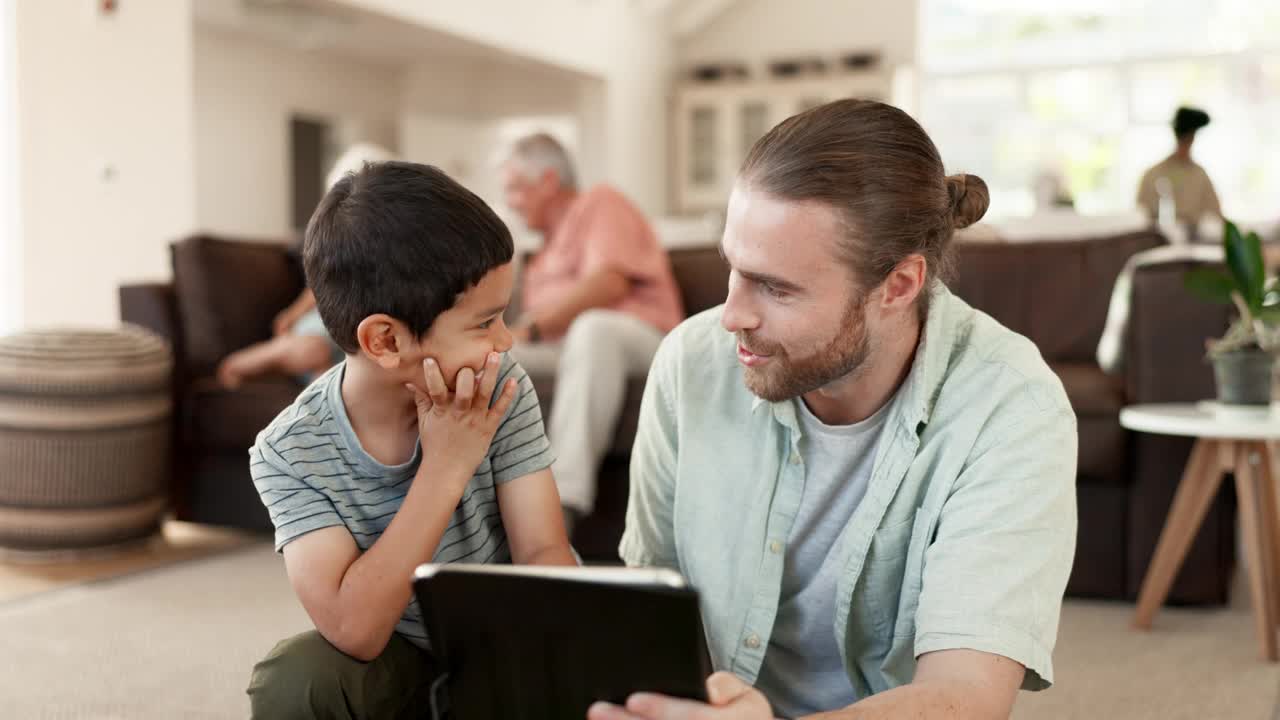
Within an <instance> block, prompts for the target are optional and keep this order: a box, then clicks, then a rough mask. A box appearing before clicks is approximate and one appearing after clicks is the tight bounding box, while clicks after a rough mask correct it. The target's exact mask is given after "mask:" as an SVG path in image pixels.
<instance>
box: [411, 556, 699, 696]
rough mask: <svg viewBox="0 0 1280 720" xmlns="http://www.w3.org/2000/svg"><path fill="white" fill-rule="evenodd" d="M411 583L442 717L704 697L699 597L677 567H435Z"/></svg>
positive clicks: (419, 571)
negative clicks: (647, 694) (646, 694)
mask: <svg viewBox="0 0 1280 720" xmlns="http://www.w3.org/2000/svg"><path fill="white" fill-rule="evenodd" d="M413 586H414V594H415V596H416V597H417V598H418V603H419V605H420V606H421V608H422V616H423V622H424V624H425V625H426V630H427V635H428V637H429V638H430V642H431V646H432V652H433V653H434V654H435V658H436V662H437V664H438V665H439V667H440V669H441V671H442V674H441V676H440V678H439V682H438V683H437V685H436V690H435V693H434V694H433V698H432V700H433V702H432V706H433V707H432V710H433V715H434V716H435V717H437V718H444V717H450V718H454V719H455V720H487V719H488V718H513V717H520V718H526V719H527V720H543V719H545V720H564V719H565V718H585V717H586V714H587V708H588V707H590V706H591V704H592V703H594V702H596V701H597V700H605V701H608V702H613V703H618V704H622V703H624V702H625V701H626V698H627V696H628V695H630V694H631V693H633V692H638V691H652V692H659V693H663V694H666V695H671V696H675V697H684V698H691V699H697V700H703V701H705V699H706V696H705V693H706V691H705V682H706V678H707V676H708V675H710V674H711V663H710V660H709V656H708V654H707V646H706V635H705V634H704V633H703V629H702V618H701V615H700V614H699V609H698V594H697V592H695V591H694V590H693V589H692V588H691V587H689V586H688V585H687V584H686V583H685V580H684V578H683V577H681V576H680V574H679V573H676V572H674V571H671V570H661V569H629V568H619V567H607V568H605V567H547V566H518V565H467V564H461V563H450V564H444V565H433V564H427V565H422V566H420V567H419V568H418V569H417V571H416V572H415V573H414V581H413Z"/></svg>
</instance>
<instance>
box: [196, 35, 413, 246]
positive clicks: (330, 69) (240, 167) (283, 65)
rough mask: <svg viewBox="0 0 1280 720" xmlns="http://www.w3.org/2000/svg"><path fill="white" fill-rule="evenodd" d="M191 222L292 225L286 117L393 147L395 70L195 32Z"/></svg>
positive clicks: (226, 229)
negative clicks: (326, 124)
mask: <svg viewBox="0 0 1280 720" xmlns="http://www.w3.org/2000/svg"><path fill="white" fill-rule="evenodd" d="M194 78H195V91H194V103H195V128H196V133H195V141H196V150H195V161H196V219H197V224H198V226H199V228H200V229H201V230H204V231H209V232H215V233H220V234H229V235H235V236H249V237H261V238H284V237H287V236H288V235H289V234H290V233H291V232H292V226H293V218H292V208H293V205H292V199H291V198H292V195H291V192H292V186H293V179H292V176H291V172H292V170H291V166H290V158H289V152H290V138H289V119H290V116H291V115H295V114H296V115H304V116H313V117H317V118H321V119H327V120H329V121H331V122H333V123H334V125H335V131H336V134H337V135H338V136H339V137H337V138H336V141H337V143H338V145H339V148H338V149H340V148H341V146H342V145H344V144H347V143H350V142H355V141H359V140H367V141H371V142H376V143H378V144H380V145H383V146H384V147H388V148H390V149H394V146H395V144H396V140H397V137H396V135H397V132H396V124H397V115H398V113H399V102H400V87H401V85H400V84H401V73H400V72H399V71H397V70H396V69H393V68H389V67H383V66H378V65H371V64H365V63H360V62H355V61H352V60H349V59H345V58H338V57H333V56H327V55H323V54H318V53H310V52H302V51H296V50H290V49H285V48H280V47H272V46H269V45H266V44H263V43H261V42H259V41H256V40H253V39H249V38H243V37H240V36H236V35H231V34H228V33H226V32H225V31H220V30H214V29H210V28H207V27H202V26H197V28H196V30H195V60H194Z"/></svg>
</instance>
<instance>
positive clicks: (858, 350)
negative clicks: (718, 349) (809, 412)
mask: <svg viewBox="0 0 1280 720" xmlns="http://www.w3.org/2000/svg"><path fill="white" fill-rule="evenodd" d="M862 300H863V299H862V298H858V299H855V300H854V301H853V302H851V303H850V304H849V307H847V308H846V309H845V313H844V317H842V318H841V319H840V331H839V332H838V333H837V334H836V337H835V339H833V340H832V341H831V344H830V345H828V346H827V347H825V348H823V349H821V350H819V351H818V352H816V353H814V354H812V355H809V356H807V357H803V358H800V359H797V360H793V359H792V358H791V357H790V356H789V355H788V354H787V352H786V350H784V349H783V348H782V346H781V345H777V344H774V343H770V342H768V341H766V340H762V339H756V338H752V337H751V335H750V333H746V332H743V333H739V334H738V342H739V343H741V344H742V346H743V347H744V348H746V349H747V350H748V351H749V352H752V353H756V354H759V355H768V356H770V362H768V363H766V365H765V367H763V368H758V369H757V368H750V367H747V368H743V380H744V381H745V382H746V385H747V389H748V390H750V391H751V392H752V393H755V394H756V395H758V396H760V397H761V398H764V399H765V400H768V401H769V402H781V401H783V400H789V399H791V398H794V397H799V396H801V395H804V394H805V393H810V392H813V391H814V390H817V389H819V388H823V387H826V386H827V385H830V384H831V383H833V382H835V381H837V380H840V379H842V378H845V377H848V376H849V375H851V374H852V373H856V372H858V371H859V370H861V369H863V366H864V365H865V364H866V361H867V357H868V356H869V355H870V354H871V340H870V337H869V335H868V333H867V326H866V321H865V320H864V316H863V307H864V305H865V303H864V302H863V301H862Z"/></svg>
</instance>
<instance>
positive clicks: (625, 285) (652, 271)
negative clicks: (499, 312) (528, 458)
mask: <svg viewBox="0 0 1280 720" xmlns="http://www.w3.org/2000/svg"><path fill="white" fill-rule="evenodd" d="M503 187H504V191H505V193H506V199H507V202H508V204H510V205H511V207H512V209H514V210H515V211H516V212H518V213H519V214H520V215H521V216H522V217H523V218H524V221H525V223H526V224H527V225H528V226H529V228H531V229H533V230H535V231H537V232H539V233H542V235H543V236H544V237H545V238H546V245H545V247H544V248H543V249H542V251H541V252H539V253H538V254H537V256H535V257H534V258H533V259H532V260H531V261H530V263H529V266H528V268H527V270H526V271H525V274H524V280H523V297H522V304H523V313H524V314H523V316H522V317H521V318H520V319H519V321H518V322H517V323H516V324H515V325H514V327H513V328H512V332H513V335H514V337H515V340H516V347H515V348H514V350H513V352H514V353H515V355H516V357H518V358H519V360H520V362H521V364H522V365H524V367H525V368H526V369H527V370H528V371H529V372H531V373H534V374H537V373H550V372H555V374H556V384H555V388H556V390H555V399H554V400H553V401H552V404H551V422H550V426H549V434H550V438H551V442H552V443H553V444H554V446H555V449H556V454H557V456H558V459H557V460H556V463H555V466H554V467H555V476H556V483H557V485H558V487H559V489H560V502H561V505H563V507H564V515H565V525H566V527H568V528H569V529H570V531H571V532H572V526H573V524H574V522H575V521H576V520H577V519H579V518H581V517H583V516H585V515H588V514H590V513H591V511H592V508H593V506H594V504H595V498H596V471H597V469H598V468H599V466H600V462H601V461H602V460H603V459H604V456H605V453H606V452H607V451H608V449H609V445H610V443H611V441H612V440H613V434H614V430H615V427H616V425H617V423H618V416H619V415H620V413H621V412H622V403H623V401H624V399H625V393H626V382H627V377H628V376H629V375H642V374H644V373H645V372H647V371H648V369H649V363H650V362H652V360H653V353H654V352H655V351H656V350H657V348H658V343H660V342H661V341H662V337H663V335H665V334H666V333H667V332H668V331H670V330H671V328H673V327H675V326H676V324H677V323H679V322H680V320H681V319H683V317H684V309H683V307H682V304H681V301H680V293H679V291H678V289H677V288H676V283H675V278H674V276H673V275H672V274H671V263H670V260H669V259H668V257H667V254H666V252H665V251H664V250H663V249H662V247H661V246H660V245H659V244H658V240H657V238H656V237H655V236H654V233H653V229H652V228H651V227H650V226H649V223H648V221H647V220H645V218H644V216H643V215H642V214H641V213H640V211H639V210H637V209H636V207H635V206H634V205H632V204H631V203H630V202H629V201H628V200H627V199H626V198H625V197H623V196H622V195H621V194H620V193H618V191H616V190H614V189H613V188H611V187H608V186H606V185H599V186H596V187H594V188H592V189H590V190H587V191H585V192H579V191H578V187H577V181H576V179H575V173H574V170H573V164H572V163H571V161H570V160H569V155H568V153H566V152H565V149H564V147H563V146H561V145H560V143H559V142H557V141H556V140H555V139H554V138H552V137H551V136H550V135H545V134H538V135H532V136H530V137H527V138H524V139H522V140H521V141H519V142H518V143H516V145H515V148H514V150H513V152H512V155H511V157H510V159H509V160H508V161H507V162H506V163H505V164H504V166H503Z"/></svg>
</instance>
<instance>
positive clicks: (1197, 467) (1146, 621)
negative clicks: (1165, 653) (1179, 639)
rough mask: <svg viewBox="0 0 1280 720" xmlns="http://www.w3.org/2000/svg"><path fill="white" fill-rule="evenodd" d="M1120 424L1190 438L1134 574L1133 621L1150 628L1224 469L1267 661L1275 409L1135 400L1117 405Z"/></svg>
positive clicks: (1272, 651)
mask: <svg viewBox="0 0 1280 720" xmlns="http://www.w3.org/2000/svg"><path fill="white" fill-rule="evenodd" d="M1120 424H1121V425H1122V426H1124V427H1125V428H1128V429H1129V430H1135V431H1138V432H1145V433H1154V434H1158V435H1179V436H1183V437H1193V438H1196V444H1195V447H1194V448H1193V449H1192V451H1191V457H1190V458H1188V459H1187V466H1186V469H1185V470H1184V472H1183V474H1182V480H1181V481H1180V482H1179V483H1178V489H1177V491H1176V493H1175V494H1174V497H1173V504H1172V505H1171V506H1170V508H1169V516H1168V518H1166V520H1165V525H1164V529H1163V530H1162V531H1161V532H1160V541H1159V543H1158V544H1157V545H1156V552H1155V555H1154V556H1153V557H1152V558H1151V565H1150V566H1148V567H1147V574H1146V577H1145V578H1143V580H1142V588H1141V590H1140V592H1139V593H1138V607H1137V611H1136V612H1135V614H1134V618H1133V625H1134V627H1136V628H1139V629H1143V630H1146V629H1150V627H1151V621H1152V619H1154V618H1155V615H1156V612H1157V611H1158V610H1159V609H1160V606H1161V605H1163V604H1164V600H1165V598H1166V597H1167V596H1168V594H1169V586H1170V585H1171V584H1173V579H1174V577H1175V576H1176V575H1177V574H1178V569H1179V568H1180V567H1181V566H1182V561H1183V560H1184V559H1185V558H1186V556H1187V550H1188V548H1190V547H1191V542H1192V540H1193V539H1195V536H1196V533H1197V532H1198V531H1199V529H1200V523H1201V522H1203V521H1204V516H1205V512H1206V511H1207V510H1208V509H1209V505H1210V503H1212V502H1213V498H1214V497H1215V496H1216V495H1217V493H1218V488H1219V487H1220V486H1221V483H1222V478H1223V476H1224V474H1226V473H1231V474H1233V475H1234V476H1235V480H1236V494H1237V496H1238V499H1239V510H1240V524H1241V530H1242V533H1243V536H1244V546H1245V553H1246V560H1247V564H1248V567H1249V592H1250V595H1251V596H1252V600H1253V614H1254V623H1255V627H1256V630H1257V634H1258V651H1259V654H1260V655H1261V656H1262V658H1263V659H1264V660H1267V661H1272V662H1274V661H1275V660H1276V659H1277V647H1276V622H1277V619H1280V568H1278V567H1277V563H1280V492H1278V491H1277V488H1276V471H1275V462H1276V457H1275V452H1274V451H1273V450H1272V448H1271V445H1270V443H1269V442H1268V441H1273V440H1280V413H1277V414H1267V413H1265V412H1263V413H1258V414H1256V415H1248V414H1239V413H1237V412H1228V411H1226V410H1222V409H1219V408H1218V407H1217V406H1216V405H1215V404H1214V403H1197V404H1157V405H1135V406H1131V407H1127V408H1124V409H1123V410H1121V411H1120Z"/></svg>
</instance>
